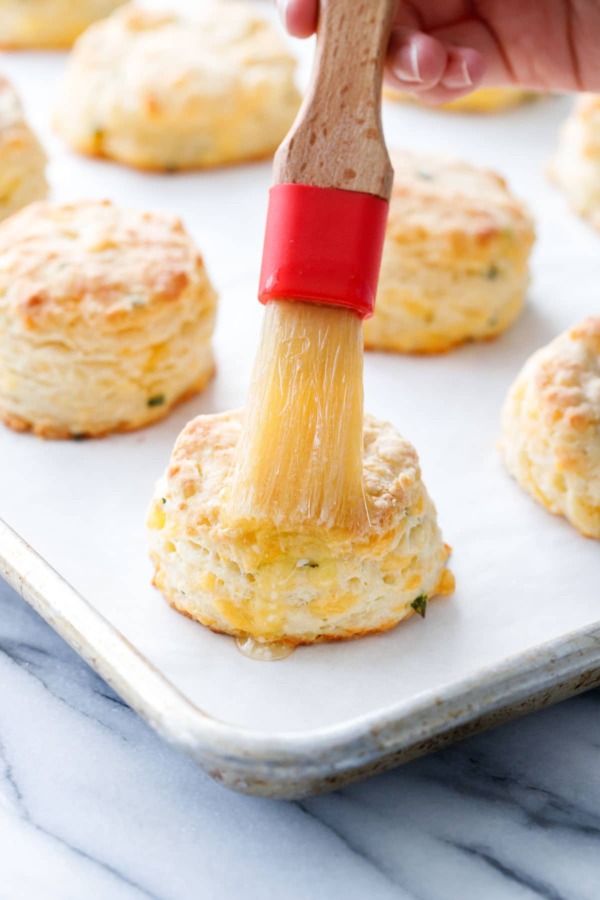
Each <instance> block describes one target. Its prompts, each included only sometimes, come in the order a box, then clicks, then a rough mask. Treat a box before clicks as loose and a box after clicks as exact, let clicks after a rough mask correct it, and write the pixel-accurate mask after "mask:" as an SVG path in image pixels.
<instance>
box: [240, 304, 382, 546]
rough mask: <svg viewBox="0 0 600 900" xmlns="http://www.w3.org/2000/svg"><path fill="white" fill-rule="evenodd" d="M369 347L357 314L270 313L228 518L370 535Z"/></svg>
mask: <svg viewBox="0 0 600 900" xmlns="http://www.w3.org/2000/svg"><path fill="white" fill-rule="evenodd" d="M362 460H363V338H362V329H361V320H360V318H359V317H358V316H357V315H356V314H355V313H353V312H351V311H349V310H345V309H340V308H336V309H333V308H330V307H326V306H318V305H314V304H309V303H299V302H286V301H274V302H271V303H269V304H268V305H267V307H266V310H265V317H264V322H263V329H262V335H261V340H260V344H259V349H258V355H257V358H256V362H255V366H254V373H253V376H252V382H251V386H250V393H249V398H248V403H247V406H246V414H245V421H244V426H243V429H242V434H241V437H240V443H239V449H238V456H237V461H236V466H235V469H234V472H233V476H232V481H231V488H230V495H229V502H228V512H229V515H230V517H231V518H232V519H233V520H238V521H239V520H243V521H257V522H260V521H264V520H268V521H269V522H271V523H272V524H274V525H275V526H277V527H279V528H302V527H306V526H309V525H313V526H319V527H327V528H340V529H343V530H344V531H352V532H354V533H356V532H357V531H359V532H362V531H364V530H366V528H367V526H368V518H367V510H366V505H365V499H364V493H363V485H362Z"/></svg>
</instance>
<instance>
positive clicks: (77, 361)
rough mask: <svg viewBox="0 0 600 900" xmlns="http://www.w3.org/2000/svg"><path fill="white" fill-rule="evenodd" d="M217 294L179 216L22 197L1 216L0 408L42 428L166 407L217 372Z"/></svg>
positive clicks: (103, 424) (41, 431)
mask: <svg viewBox="0 0 600 900" xmlns="http://www.w3.org/2000/svg"><path fill="white" fill-rule="evenodd" d="M215 302H216V298H215V293H214V291H213V289H212V287H211V285H210V282H209V280H208V277H207V274H206V271H205V269H204V264H203V262H202V258H201V257H200V255H199V254H198V252H197V250H196V249H195V247H194V244H193V242H192V240H191V239H190V237H189V236H188V235H187V234H186V232H185V230H184V228H183V226H182V224H181V222H180V221H179V220H178V219H176V218H173V217H171V216H167V215H164V214H162V213H140V212H132V211H126V210H122V209H119V208H118V207H116V206H113V204H111V203H108V202H105V203H102V202H94V201H90V202H80V203H75V204H71V205H65V206H61V205H55V204H49V203H46V204H44V203H34V204H32V205H30V206H28V207H27V208H26V209H24V210H22V211H21V212H20V213H17V214H16V215H14V216H11V218H10V219H7V220H6V221H5V222H3V223H2V224H1V225H0V418H2V419H3V420H4V421H5V423H6V424H7V425H9V426H10V427H12V428H14V429H16V430H19V431H23V430H28V429H31V430H32V431H33V432H34V433H35V434H38V435H40V436H41V437H46V438H67V437H81V436H93V435H101V434H105V433H107V432H109V431H126V430H130V429H134V428H139V427H141V426H143V425H148V424H150V423H151V422H154V421H155V420H156V419H160V418H162V417H163V416H165V415H166V414H167V412H168V411H169V410H170V409H171V407H172V406H173V405H174V404H175V403H177V402H178V401H180V400H181V399H183V398H184V397H187V396H188V395H189V394H191V393H194V392H195V391H198V390H200V389H201V388H202V387H204V385H205V384H206V382H207V381H208V379H209V378H210V376H211V375H212V373H213V370H214V362H213V355H212V349H211V334H212V330H213V324H214V318H215Z"/></svg>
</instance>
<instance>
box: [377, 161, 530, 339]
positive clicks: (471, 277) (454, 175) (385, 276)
mask: <svg viewBox="0 0 600 900" xmlns="http://www.w3.org/2000/svg"><path fill="white" fill-rule="evenodd" d="M392 162H393V165H394V170H395V175H394V187H393V192H392V199H391V204H390V215H389V220H388V225H387V230H386V238H385V244H384V250H383V260H382V266H381V275H380V280H379V289H378V293H377V303H376V306H375V315H374V316H373V318H371V319H368V320H366V321H365V326H364V333H365V346H366V347H367V348H368V349H374V350H377V349H379V350H395V351H398V352H401V353H440V352H442V351H445V350H449V349H451V348H452V347H456V346H458V345H459V344H462V343H464V342H465V341H472V340H481V339H486V338H492V337H495V336H496V335H498V334H500V333H501V332H502V331H504V330H505V329H506V328H508V326H509V325H511V324H512V322H514V320H515V319H516V318H517V316H518V315H519V313H520V312H521V309H522V307H523V303H524V299H525V294H526V291H527V286H528V283H529V271H528V258H529V253H530V250H531V246H532V244H533V241H534V231H533V224H532V220H531V217H530V215H529V213H528V212H527V210H526V208H525V206H524V205H523V204H522V203H521V202H519V201H518V200H516V199H515V198H514V197H513V196H512V195H511V194H510V192H509V190H508V187H507V185H506V182H505V181H504V179H503V178H501V177H500V176H499V175H496V174H495V173H493V172H489V171H487V170H484V169H479V168H476V167H475V166H471V165H469V164H468V163H464V162H458V161H454V160H450V159H445V158H444V157H440V156H427V155H421V154H413V153H409V152H398V151H397V152H395V153H392Z"/></svg>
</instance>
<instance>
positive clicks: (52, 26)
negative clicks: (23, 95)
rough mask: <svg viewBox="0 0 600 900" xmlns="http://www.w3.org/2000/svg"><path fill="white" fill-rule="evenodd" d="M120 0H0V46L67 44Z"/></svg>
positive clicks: (64, 45) (46, 47)
mask: <svg viewBox="0 0 600 900" xmlns="http://www.w3.org/2000/svg"><path fill="white" fill-rule="evenodd" d="M123 2H124V0H0V47H1V48H3V49H7V50H16V49H28V48H30V49H36V48H38V49H48V50H55V49H56V50H58V49H63V48H65V47H70V46H71V44H72V43H73V41H74V40H75V38H77V37H79V35H80V34H81V32H82V31H84V30H85V29H86V28H87V27H88V25H91V24H92V22H95V21H96V20H97V19H102V18H104V16H108V15H109V14H110V13H111V12H112V11H113V10H114V9H116V8H117V6H120V5H121V4H122V3H123Z"/></svg>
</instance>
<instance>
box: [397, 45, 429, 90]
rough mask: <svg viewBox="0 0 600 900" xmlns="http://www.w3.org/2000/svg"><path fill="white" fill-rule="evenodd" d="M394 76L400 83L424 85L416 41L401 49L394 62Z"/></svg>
mask: <svg viewBox="0 0 600 900" xmlns="http://www.w3.org/2000/svg"><path fill="white" fill-rule="evenodd" d="M394 75H395V76H396V78H398V79H400V81H409V82H412V84H422V83H423V78H422V77H421V71H420V69H419V50H418V47H417V45H416V44H415V42H414V41H410V43H408V44H406V45H405V46H404V47H401V48H400V50H399V51H398V53H397V54H396V59H395V61H394Z"/></svg>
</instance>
